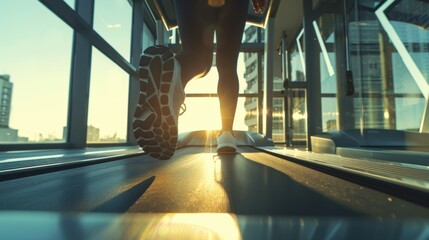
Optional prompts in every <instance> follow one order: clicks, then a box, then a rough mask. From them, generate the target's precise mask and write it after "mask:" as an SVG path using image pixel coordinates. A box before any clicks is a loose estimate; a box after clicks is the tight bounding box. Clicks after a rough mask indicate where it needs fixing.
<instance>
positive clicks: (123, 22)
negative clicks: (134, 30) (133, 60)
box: [94, 0, 132, 60]
mask: <svg viewBox="0 0 429 240" xmlns="http://www.w3.org/2000/svg"><path fill="white" fill-rule="evenodd" d="M131 20H132V8H131V5H130V3H129V1H127V0H116V1H105V0H95V6H94V29H95V31H97V32H98V34H100V35H101V36H102V37H103V38H104V39H106V41H107V42H109V43H110V45H112V47H113V48H115V49H116V51H118V52H119V53H120V54H121V55H122V57H124V58H125V59H127V60H129V58H130V44H131Z"/></svg>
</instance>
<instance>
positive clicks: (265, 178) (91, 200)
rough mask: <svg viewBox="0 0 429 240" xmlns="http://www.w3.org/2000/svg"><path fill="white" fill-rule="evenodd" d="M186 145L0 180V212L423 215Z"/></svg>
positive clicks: (246, 155) (323, 179) (325, 180)
mask: <svg viewBox="0 0 429 240" xmlns="http://www.w3.org/2000/svg"><path fill="white" fill-rule="evenodd" d="M239 150H240V153H238V154H223V155H217V154H216V153H214V152H213V149H211V148H207V147H206V148H205V147H187V148H183V149H180V150H178V151H177V152H176V154H175V156H174V157H173V159H171V160H169V161H158V160H154V159H151V158H150V157H148V156H137V157H130V158H124V159H123V160H118V161H113V162H107V163H103V164H97V165H91V166H86V167H81V168H75V169H69V170H64V171H58V172H54V173H48V174H41V175H36V176H31V177H25V178H20V179H14V180H9V181H2V182H0V191H1V193H2V196H1V198H0V210H33V211H59V212H111V213H124V212H145V213H146V212H151V213H168V212H173V213H195V212H197V213H198V212H221V213H222V212H226V213H235V214H243V215H281V216H285V215H287V216H342V217H344V216H350V217H355V216H375V217H383V218H397V217H428V216H429V211H428V209H427V208H425V207H422V206H419V205H416V204H413V203H410V202H407V201H405V200H402V199H398V198H396V197H393V196H389V195H387V194H384V193H381V192H379V191H376V190H373V189H370V188H367V187H364V186H360V185H358V184H355V183H351V182H348V181H346V180H343V179H340V178H337V177H334V176H330V175H328V174H325V173H321V172H318V171H316V170H313V169H310V168H307V167H304V166H301V165H299V164H296V163H292V162H289V161H287V160H284V159H281V158H278V157H275V156H272V155H269V154H267V153H262V152H258V151H257V150H255V149H253V148H250V147H241V148H240V149H239Z"/></svg>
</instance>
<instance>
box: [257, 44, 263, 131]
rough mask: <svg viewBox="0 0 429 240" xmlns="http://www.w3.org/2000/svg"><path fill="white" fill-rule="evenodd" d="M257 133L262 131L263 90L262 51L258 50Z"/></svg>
mask: <svg viewBox="0 0 429 240" xmlns="http://www.w3.org/2000/svg"><path fill="white" fill-rule="evenodd" d="M257 54H258V133H260V134H262V133H263V127H262V122H263V114H262V112H263V108H264V104H263V101H264V92H263V76H262V57H263V53H262V52H258V53H257Z"/></svg>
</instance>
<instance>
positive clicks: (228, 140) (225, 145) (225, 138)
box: [217, 131, 237, 153]
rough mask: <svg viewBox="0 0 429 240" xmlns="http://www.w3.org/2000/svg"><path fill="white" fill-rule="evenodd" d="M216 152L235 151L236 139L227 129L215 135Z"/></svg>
mask: <svg viewBox="0 0 429 240" xmlns="http://www.w3.org/2000/svg"><path fill="white" fill-rule="evenodd" d="M217 152H218V153H235V152H237V139H236V138H235V137H234V135H233V134H232V133H231V132H229V131H224V132H222V133H221V134H220V135H219V136H218V137H217Z"/></svg>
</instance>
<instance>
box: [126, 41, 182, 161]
mask: <svg viewBox="0 0 429 240" xmlns="http://www.w3.org/2000/svg"><path fill="white" fill-rule="evenodd" d="M173 71H174V54H173V52H172V51H171V50H170V49H169V48H167V47H165V46H153V47H149V48H148V49H146V50H145V51H144V53H143V55H142V56H141V58H140V67H139V78H140V95H139V102H138V104H137V107H136V109H135V112H134V118H135V119H134V122H133V129H134V136H135V138H136V139H137V142H138V144H139V146H140V147H141V148H142V149H143V150H144V151H145V152H146V153H147V154H148V155H149V156H152V157H154V158H158V159H160V160H167V159H170V158H171V157H172V156H173V154H174V152H175V150H176V146H177V120H175V119H177V117H176V118H174V117H173V115H172V114H176V113H175V112H174V111H175V110H174V108H173V106H169V102H170V98H171V96H170V89H171V80H172V77H173Z"/></svg>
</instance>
